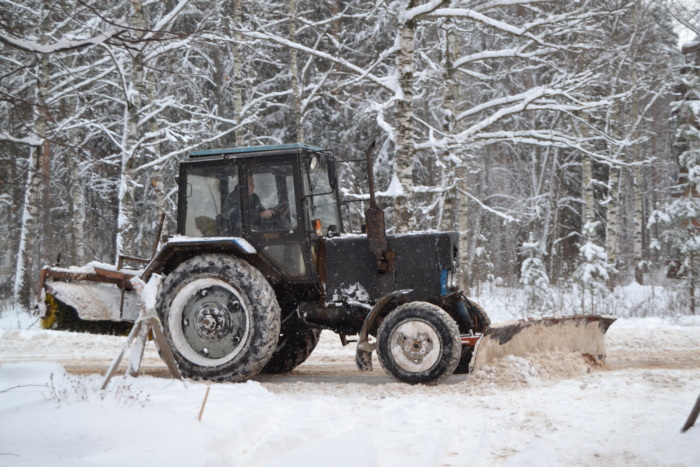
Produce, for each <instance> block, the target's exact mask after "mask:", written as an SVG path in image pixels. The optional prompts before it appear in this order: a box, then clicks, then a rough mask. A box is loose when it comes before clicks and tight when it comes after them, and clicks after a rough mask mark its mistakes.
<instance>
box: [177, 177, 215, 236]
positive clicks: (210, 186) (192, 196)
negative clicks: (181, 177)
mask: <svg viewBox="0 0 700 467" xmlns="http://www.w3.org/2000/svg"><path fill="white" fill-rule="evenodd" d="M219 190H220V180H219V179H218V178H213V177H207V176H205V175H197V174H194V173H191V174H189V175H188V177H187V217H186V219H185V235H187V236H190V237H214V236H216V235H217V234H218V230H217V228H216V216H217V215H218V214H219V213H220V212H221V197H220V194H219Z"/></svg>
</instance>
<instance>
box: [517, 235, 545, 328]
mask: <svg viewBox="0 0 700 467" xmlns="http://www.w3.org/2000/svg"><path fill="white" fill-rule="evenodd" d="M521 254H522V255H523V256H525V259H524V260H523V264H522V266H521V267H520V283H521V284H522V285H523V289H524V291H525V296H526V298H527V300H526V303H525V316H531V315H532V314H534V315H538V314H544V313H545V312H547V311H550V307H551V304H552V290H551V287H550V283H549V277H548V276H547V270H546V268H545V264H544V262H543V261H542V260H541V259H540V257H539V256H540V254H541V247H540V243H539V242H537V241H535V240H534V238H533V236H532V235H531V236H530V239H529V240H528V241H527V242H525V243H523V245H522V249H521Z"/></svg>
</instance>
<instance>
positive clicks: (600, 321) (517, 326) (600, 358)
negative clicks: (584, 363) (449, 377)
mask: <svg viewBox="0 0 700 467" xmlns="http://www.w3.org/2000/svg"><path fill="white" fill-rule="evenodd" d="M614 321H615V318H612V317H607V316H593V315H579V316H566V317H560V318H536V319H528V320H521V321H515V322H506V323H500V324H496V325H492V326H489V327H488V328H487V329H486V330H485V331H484V333H483V335H482V336H481V339H480V340H479V341H478V343H477V345H476V348H475V356H474V358H473V359H472V361H471V365H470V367H471V368H470V371H476V370H480V369H481V368H483V367H484V366H485V365H487V364H489V363H491V362H493V361H496V360H498V359H500V358H502V357H505V356H507V355H514V356H516V357H526V356H527V355H529V354H541V353H546V352H553V351H569V352H579V353H581V354H582V355H584V356H587V357H588V358H591V359H592V360H593V361H594V362H596V363H598V364H602V363H603V362H604V360H605V333H606V332H607V331H608V328H609V327H610V325H611V324H612V323H613V322H614Z"/></svg>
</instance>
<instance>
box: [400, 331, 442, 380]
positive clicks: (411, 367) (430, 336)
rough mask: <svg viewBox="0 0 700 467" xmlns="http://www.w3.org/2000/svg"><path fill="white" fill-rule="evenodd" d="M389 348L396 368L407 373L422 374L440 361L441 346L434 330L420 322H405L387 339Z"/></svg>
mask: <svg viewBox="0 0 700 467" xmlns="http://www.w3.org/2000/svg"><path fill="white" fill-rule="evenodd" d="M389 348H390V350H391V353H392V355H393V359H394V361H395V362H396V364H397V365H398V366H400V367H401V368H403V369H404V370H406V371H409V372H412V373H413V372H416V373H417V372H423V371H427V370H428V369H430V368H431V367H432V366H433V365H435V364H436V363H437V362H438V360H439V359H440V353H441V344H440V338H439V337H438V335H437V333H436V332H435V329H433V327H432V326H430V325H429V324H428V323H426V322H424V321H421V320H415V321H414V320H411V321H406V322H404V323H402V324H400V325H399V326H397V327H396V328H395V329H394V330H393V331H392V333H391V336H390V337H389Z"/></svg>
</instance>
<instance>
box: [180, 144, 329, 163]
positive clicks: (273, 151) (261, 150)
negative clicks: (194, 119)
mask: <svg viewBox="0 0 700 467" xmlns="http://www.w3.org/2000/svg"><path fill="white" fill-rule="evenodd" d="M325 151H328V149H323V148H320V147H317V146H311V145H309V144H303V143H292V144H278V145H275V146H250V147H244V148H229V149H207V150H205V151H195V152H193V153H190V156H189V158H190V159H196V158H199V157H216V156H224V157H226V156H228V157H241V158H243V157H250V156H254V155H255V156H258V155H279V154H300V153H302V152H325Z"/></svg>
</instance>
